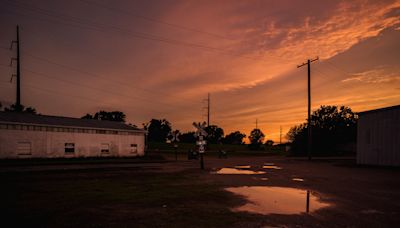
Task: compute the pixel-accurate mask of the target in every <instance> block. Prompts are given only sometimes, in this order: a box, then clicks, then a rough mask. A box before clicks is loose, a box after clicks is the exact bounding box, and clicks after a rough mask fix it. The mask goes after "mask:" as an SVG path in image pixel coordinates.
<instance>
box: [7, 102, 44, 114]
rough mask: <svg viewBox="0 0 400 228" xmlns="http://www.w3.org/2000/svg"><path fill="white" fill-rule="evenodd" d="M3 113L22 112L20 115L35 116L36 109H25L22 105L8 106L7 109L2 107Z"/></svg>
mask: <svg viewBox="0 0 400 228" xmlns="http://www.w3.org/2000/svg"><path fill="white" fill-rule="evenodd" d="M4 111H5V112H22V113H31V114H37V113H36V109H35V108H33V107H26V108H25V106H23V105H16V104H12V105H10V107H9V108H7V107H4Z"/></svg>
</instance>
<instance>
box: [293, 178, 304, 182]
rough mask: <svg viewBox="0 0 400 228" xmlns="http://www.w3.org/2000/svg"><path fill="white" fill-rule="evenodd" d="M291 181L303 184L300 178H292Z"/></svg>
mask: <svg viewBox="0 0 400 228" xmlns="http://www.w3.org/2000/svg"><path fill="white" fill-rule="evenodd" d="M292 181H299V182H304V179H302V178H292Z"/></svg>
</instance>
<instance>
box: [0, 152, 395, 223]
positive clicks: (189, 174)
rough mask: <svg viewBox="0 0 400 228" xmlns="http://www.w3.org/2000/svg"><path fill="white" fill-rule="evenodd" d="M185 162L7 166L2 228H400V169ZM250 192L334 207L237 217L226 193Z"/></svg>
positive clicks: (266, 161)
mask: <svg viewBox="0 0 400 228" xmlns="http://www.w3.org/2000/svg"><path fill="white" fill-rule="evenodd" d="M163 157H164V158H166V160H164V159H163ZM185 158H186V157H185V155H184V154H181V155H180V156H179V159H178V161H177V162H176V161H174V156H172V155H171V154H163V153H161V152H155V153H152V154H151V155H150V156H149V157H147V158H142V159H107V160H97V159H92V160H75V161H74V160H69V161H65V160H55V161H48V160H43V161H41V160H36V161H1V167H0V181H1V186H2V187H1V190H0V191H1V206H0V208H1V221H2V224H3V225H2V227H28V226H29V227H263V226H273V227H345V226H350V227H393V226H396V224H399V222H400V201H399V200H398V199H399V197H400V178H399V177H400V170H399V169H395V168H377V167H363V166H362V167H360V166H357V165H355V164H354V160H351V159H340V160H333V159H320V160H314V161H312V162H308V161H306V160H304V159H301V158H299V159H294V158H286V157H282V156H243V155H235V156H230V157H228V158H227V159H218V158H216V156H214V155H208V156H206V157H205V167H206V169H205V170H200V169H199V163H198V161H197V160H191V161H187V160H186V159H185ZM238 165H240V166H242V168H241V169H238V170H239V171H243V170H244V171H246V172H252V171H254V172H256V173H257V174H236V175H235V174H233V175H229V174H217V173H218V172H219V171H221V170H220V168H226V167H231V168H233V167H234V166H238ZM266 165H267V166H266ZM245 166H250V167H245ZM295 180H296V181H295ZM243 186H248V187H245V188H249V187H254V186H260V187H271V186H274V187H280V188H279V189H285V188H290V189H298V190H301V191H302V190H304V191H306V190H309V191H311V193H312V195H313V196H316V197H318V200H321V202H323V203H324V204H326V205H329V206H327V207H324V208H321V209H319V210H315V211H311V212H310V213H306V211H305V207H306V201H304V211H301V212H299V213H293V214H279V213H272V214H271V213H269V214H262V213H250V212H246V211H241V210H237V208H240V207H241V206H243V205H246V204H248V200H249V199H248V198H246V197H244V196H241V195H240V194H237V193H233V192H231V191H227V190H226V189H230V188H236V187H239V188H240V187H243ZM282 193H283V194H285V193H284V192H282ZM268 197H273V195H272V194H265V198H268ZM287 198H288V197H287ZM304 199H305V198H304ZM281 200H282V199H279V198H277V199H275V202H274V203H277V204H279V203H281ZM288 205H289V206H292V205H290V202H286V201H285V202H284V204H283V206H288ZM253 206H254V205H253ZM310 206H311V208H312V206H313V203H311V205H310ZM271 208H272V205H271ZM260 212H262V211H260Z"/></svg>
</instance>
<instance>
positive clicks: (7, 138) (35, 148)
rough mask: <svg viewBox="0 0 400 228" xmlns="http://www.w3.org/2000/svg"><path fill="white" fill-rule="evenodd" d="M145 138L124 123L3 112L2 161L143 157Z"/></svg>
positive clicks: (0, 118)
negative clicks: (11, 159) (9, 159)
mask: <svg viewBox="0 0 400 228" xmlns="http://www.w3.org/2000/svg"><path fill="white" fill-rule="evenodd" d="M145 134H146V131H144V130H142V129H138V128H136V127H133V126H130V125H127V124H124V123H121V122H114V121H103V120H90V119H78V118H69V117H59V116H45V115H34V114H27V113H15V112H0V158H56V157H101V156H116V157H131V156H143V155H144V148H145Z"/></svg>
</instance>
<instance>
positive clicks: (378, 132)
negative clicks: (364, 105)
mask: <svg viewBox="0 0 400 228" xmlns="http://www.w3.org/2000/svg"><path fill="white" fill-rule="evenodd" d="M357 163H358V164H368V165H384V166H400V105H398V106H393V107H387V108H382V109H376V110H370V111H366V112H361V113H359V120H358V129H357Z"/></svg>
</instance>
